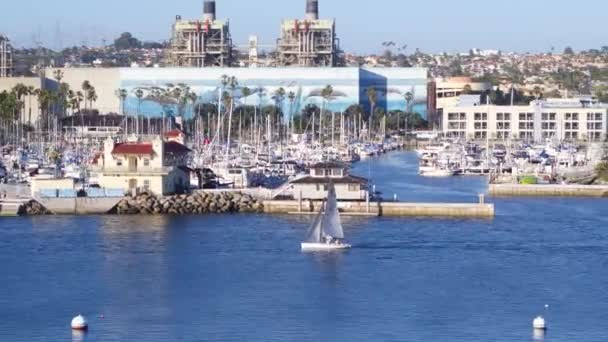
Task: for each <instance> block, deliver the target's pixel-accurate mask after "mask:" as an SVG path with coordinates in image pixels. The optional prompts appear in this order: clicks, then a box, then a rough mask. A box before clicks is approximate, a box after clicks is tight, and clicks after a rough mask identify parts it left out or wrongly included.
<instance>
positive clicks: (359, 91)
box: [45, 67, 434, 117]
mask: <svg viewBox="0 0 608 342" xmlns="http://www.w3.org/2000/svg"><path fill="white" fill-rule="evenodd" d="M55 70H58V69H47V70H46V76H47V78H45V82H46V84H47V86H48V87H50V88H54V87H58V86H59V85H58V84H57V82H56V81H55V80H53V79H52V75H53V74H54V71H55ZM59 70H61V71H62V72H63V79H62V82H65V83H68V84H69V85H70V87H71V88H72V89H81V86H82V84H83V82H84V81H89V83H90V84H91V85H92V86H93V87H95V89H96V93H97V95H98V98H97V100H96V101H95V103H94V106H93V107H95V108H96V109H99V111H100V112H101V113H122V110H123V106H122V102H121V99H120V98H119V97H117V96H116V90H117V89H124V90H126V91H127V97H126V99H125V100H124V112H125V114H127V115H131V116H133V115H137V114H138V113H141V114H142V115H144V116H146V117H161V116H162V115H163V113H164V114H165V116H166V115H168V114H167V113H166V111H168V110H170V111H171V112H173V113H178V112H180V111H181V112H182V113H183V114H184V116H186V117H190V116H192V115H193V114H195V113H193V110H192V107H193V106H192V104H191V103H190V104H189V105H188V106H185V107H184V108H178V105H177V104H172V103H167V101H162V100H163V99H162V98H158V97H157V96H155V95H154V92H155V91H162V90H163V89H168V85H170V84H173V85H177V84H185V85H187V86H188V88H189V90H190V92H194V93H195V94H196V95H197V96H198V98H197V99H196V102H197V104H201V103H214V104H216V105H217V100H218V96H219V92H220V91H221V90H222V84H221V79H222V76H223V75H228V76H234V77H235V78H236V79H237V80H238V83H239V84H238V87H237V89H236V90H235V95H236V97H237V105H244V104H247V105H256V106H259V105H263V106H266V105H279V106H280V107H281V109H282V111H283V113H284V114H285V115H289V113H290V112H291V111H292V110H293V112H294V113H299V112H300V111H301V110H302V109H303V108H305V107H306V106H307V105H315V106H317V107H321V106H324V108H326V109H328V110H332V111H334V112H343V111H345V110H346V109H348V107H350V106H353V105H358V106H361V107H362V108H363V110H364V111H366V112H369V109H370V101H369V98H368V96H367V92H368V89H370V88H373V89H374V90H375V91H376V96H377V98H376V106H375V108H377V109H382V110H384V111H385V112H387V111H390V110H405V108H406V107H407V104H406V100H405V94H406V93H411V94H412V101H411V102H410V103H409V108H410V109H411V110H412V111H414V112H418V113H420V114H421V115H422V116H426V113H427V104H428V103H429V99H428V97H429V96H431V95H429V93H428V91H427V83H428V70H427V69H425V68H313V67H311V68H305V67H284V68H268V67H260V68H103V69H101V68H99V69H98V68H62V69H59ZM327 85H331V86H332V88H333V91H334V92H333V94H332V97H331V99H330V100H329V101H326V103H324V99H323V97H322V96H321V91H322V90H323V89H324V88H325V87H326V86H327ZM245 87H247V88H249V90H251V92H252V93H251V95H250V96H248V97H244V96H242V89H243V88H245ZM281 88H282V89H283V90H284V91H285V94H289V93H293V94H294V99H293V107H292V106H291V102H290V101H289V99H287V98H285V99H284V101H280V102H279V103H277V101H275V99H273V97H275V94H276V92H277V90H279V89H281ZM138 90H141V91H143V93H144V96H143V101H142V102H141V103H140V101H139V99H138V98H137V97H136V92H137V91H138ZM224 90H226V89H224ZM432 97H434V93H433V94H432ZM275 98H276V97H275Z"/></svg>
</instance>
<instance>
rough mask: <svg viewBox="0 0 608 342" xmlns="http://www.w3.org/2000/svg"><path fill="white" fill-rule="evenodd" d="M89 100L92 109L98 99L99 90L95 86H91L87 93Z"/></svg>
mask: <svg viewBox="0 0 608 342" xmlns="http://www.w3.org/2000/svg"><path fill="white" fill-rule="evenodd" d="M86 98H87V100H89V104H90V109H93V103H95V101H97V92H96V91H95V88H93V87H91V88H90V89H89V91H88V93H87V95H86Z"/></svg>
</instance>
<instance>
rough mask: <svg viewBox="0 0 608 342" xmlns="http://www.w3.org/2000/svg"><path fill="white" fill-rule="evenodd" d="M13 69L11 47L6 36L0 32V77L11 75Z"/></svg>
mask: <svg viewBox="0 0 608 342" xmlns="http://www.w3.org/2000/svg"><path fill="white" fill-rule="evenodd" d="M14 70H15V65H14V60H13V47H12V46H11V42H10V40H9V39H8V37H6V36H4V35H2V34H0V78H3V77H12V76H13V72H14Z"/></svg>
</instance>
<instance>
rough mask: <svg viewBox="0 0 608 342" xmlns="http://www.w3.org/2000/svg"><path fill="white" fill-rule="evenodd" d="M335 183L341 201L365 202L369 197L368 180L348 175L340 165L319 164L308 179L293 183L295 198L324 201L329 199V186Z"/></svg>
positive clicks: (314, 167)
mask: <svg viewBox="0 0 608 342" xmlns="http://www.w3.org/2000/svg"><path fill="white" fill-rule="evenodd" d="M329 182H333V183H334V186H335V188H336V195H337V198H338V200H339V201H364V200H366V199H367V196H368V180H367V179H365V178H361V177H357V176H353V175H349V174H348V169H347V167H346V166H344V165H343V164H339V163H319V164H317V165H314V166H312V167H311V168H310V174H309V175H308V176H306V177H303V178H299V179H296V180H294V181H292V182H291V184H292V186H293V194H294V197H295V198H302V199H310V200H323V199H326V198H327V185H328V184H329Z"/></svg>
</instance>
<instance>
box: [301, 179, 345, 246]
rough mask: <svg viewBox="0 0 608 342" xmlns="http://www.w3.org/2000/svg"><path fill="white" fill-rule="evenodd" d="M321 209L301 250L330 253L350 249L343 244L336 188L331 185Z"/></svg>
mask: <svg viewBox="0 0 608 342" xmlns="http://www.w3.org/2000/svg"><path fill="white" fill-rule="evenodd" d="M323 209H324V208H323V206H321V208H320V209H319V213H318V214H317V216H316V217H315V220H314V221H313V223H312V225H311V227H310V229H309V230H308V233H307V236H306V240H305V241H304V242H302V250H303V251H331V250H340V249H348V248H351V245H349V244H346V243H344V230H343V229H342V223H341V222H340V213H339V212H338V200H337V198H336V188H335V187H334V185H333V184H332V183H330V184H329V189H328V193H327V201H326V202H325V210H323Z"/></svg>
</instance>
